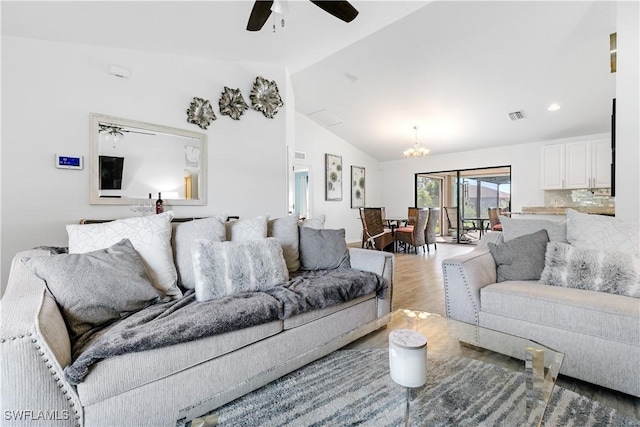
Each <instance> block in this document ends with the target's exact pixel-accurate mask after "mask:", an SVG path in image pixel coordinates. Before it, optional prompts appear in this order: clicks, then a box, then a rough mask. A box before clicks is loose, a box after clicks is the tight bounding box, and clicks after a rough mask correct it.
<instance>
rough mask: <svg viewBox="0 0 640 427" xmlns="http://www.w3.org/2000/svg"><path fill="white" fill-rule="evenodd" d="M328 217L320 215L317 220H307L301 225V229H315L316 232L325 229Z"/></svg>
mask: <svg viewBox="0 0 640 427" xmlns="http://www.w3.org/2000/svg"><path fill="white" fill-rule="evenodd" d="M325 219H326V217H325V216H324V215H318V216H317V217H315V218H309V219H305V220H304V221H302V222H301V223H300V227H309V228H315V229H316V230H321V229H323V228H324V222H325Z"/></svg>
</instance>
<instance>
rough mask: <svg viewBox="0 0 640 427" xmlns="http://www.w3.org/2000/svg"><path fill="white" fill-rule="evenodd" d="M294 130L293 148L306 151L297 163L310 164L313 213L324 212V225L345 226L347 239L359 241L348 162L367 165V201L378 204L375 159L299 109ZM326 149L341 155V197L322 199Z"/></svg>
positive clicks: (377, 179) (355, 164)
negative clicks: (294, 145)
mask: <svg viewBox="0 0 640 427" xmlns="http://www.w3.org/2000/svg"><path fill="white" fill-rule="evenodd" d="M338 126H339V125H338ZM295 133H296V151H302V152H304V153H306V155H307V159H306V160H305V161H303V162H300V163H296V165H298V166H301V167H304V168H306V167H307V166H308V168H309V172H310V179H309V185H310V187H311V189H310V192H311V195H310V198H311V211H312V216H314V217H315V216H318V215H321V214H324V215H326V217H327V219H326V223H325V227H327V228H344V229H345V232H346V237H347V241H348V242H357V241H359V240H360V238H361V234H362V225H361V223H360V217H359V213H358V210H357V209H351V185H350V178H351V166H361V167H364V168H365V169H366V170H365V177H366V188H365V202H366V205H367V206H381V204H380V203H381V199H380V173H379V171H378V161H377V160H376V159H374V158H373V157H371V156H369V155H367V154H365V153H364V152H362V151H360V150H359V149H357V148H355V147H354V146H353V145H351V144H349V143H348V142H346V141H344V140H343V139H340V138H338V137H337V136H335V135H334V134H332V133H330V132H329V131H327V130H326V129H325V128H323V127H321V126H319V125H317V124H316V123H315V122H313V121H311V120H310V119H308V118H307V117H305V116H304V115H302V114H299V113H298V114H296V127H295ZM326 153H329V154H335V155H338V156H342V169H343V170H342V201H329V202H328V201H325V191H324V179H325V176H324V175H325V165H324V155H325V154H326Z"/></svg>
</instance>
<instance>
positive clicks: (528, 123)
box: [2, 0, 616, 161]
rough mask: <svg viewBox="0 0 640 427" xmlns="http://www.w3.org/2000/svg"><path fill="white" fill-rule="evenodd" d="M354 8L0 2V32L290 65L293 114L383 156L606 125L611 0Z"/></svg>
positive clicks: (362, 4) (611, 87)
mask: <svg viewBox="0 0 640 427" xmlns="http://www.w3.org/2000/svg"><path fill="white" fill-rule="evenodd" d="M351 3H352V4H353V5H354V6H355V7H356V8H357V9H358V10H359V12H360V13H359V15H358V17H357V18H356V19H355V20H354V21H353V22H351V23H349V24H346V23H344V22H342V21H339V20H337V19H336V18H334V17H332V16H331V15H329V14H327V13H325V12H323V11H322V10H321V9H319V8H317V7H315V6H314V5H313V4H312V3H311V2H309V1H306V0H304V1H290V2H289V11H288V12H287V13H286V14H285V15H284V20H285V25H284V27H282V26H281V22H280V20H281V18H282V16H281V15H276V14H273V15H272V18H270V19H269V20H268V21H267V24H266V25H265V27H264V28H263V29H262V30H261V31H259V32H248V31H246V30H245V27H246V22H247V19H248V16H249V14H250V12H251V8H252V6H253V2H251V1H193V2H182V1H181V2H170V1H158V2H156V1H139V2H111V1H104V2H101V1H91V2H55V1H45V2H7V1H3V2H2V34H3V35H14V36H22V37H32V38H39V39H47V40H53V41H63V42H77V43H84V44H95V45H101V46H113V47H121V48H128V49H139V50H145V51H151V52H163V53H176V54H184V55H193V56H202V57H209V58H214V59H221V60H232V61H249V62H261V63H264V62H266V63H277V64H281V65H285V66H287V67H288V69H289V70H290V72H291V75H292V80H293V85H294V92H295V107H296V110H297V111H299V112H300V113H301V114H303V115H305V116H308V117H309V118H310V119H311V120H314V121H316V122H318V123H319V124H320V125H321V126H325V127H326V128H327V129H328V130H329V131H330V132H332V133H334V134H335V135H337V136H339V137H340V138H342V139H344V140H345V141H347V142H349V143H351V144H353V145H354V146H356V147H358V148H360V149H362V150H363V151H365V152H367V153H369V154H370V155H371V156H373V157H375V158H376V159H378V160H380V161H385V160H393V159H397V158H401V157H402V150H404V149H406V148H408V147H409V146H410V145H412V144H413V142H414V138H415V136H414V129H413V128H414V126H418V141H419V143H420V145H422V146H426V147H427V148H429V149H430V150H431V153H432V154H438V153H448V152H458V151H464V150H471V149H477V148H482V147H490V146H500V145H507V144H518V143H524V142H533V141H541V140H548V139H555V138H563V137H569V136H578V135H586V134H592V133H600V132H608V131H609V127H610V122H609V120H610V118H609V116H610V109H611V99H612V98H614V97H615V74H611V73H610V71H609V34H610V33H612V32H615V31H616V22H615V21H616V3H615V2H607V1H601V2H594V1H567V2H558V1H554V2H550V1H540V2H537V1H527V2H524V1H469V2H464V1H433V2H427V1H406V2H405V1H352V2H351ZM274 25H275V32H274V30H273V26H274ZM552 103H556V104H558V105H560V107H561V108H560V110H558V111H555V112H550V111H548V110H547V107H548V106H549V105H550V104H552ZM515 111H522V112H524V116H525V118H524V119H522V120H518V121H511V120H510V119H509V116H508V113H510V112H515ZM336 123H337V124H336Z"/></svg>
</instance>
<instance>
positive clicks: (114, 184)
mask: <svg viewBox="0 0 640 427" xmlns="http://www.w3.org/2000/svg"><path fill="white" fill-rule="evenodd" d="M99 157H100V190H122V169H123V167H124V157H114V156H99Z"/></svg>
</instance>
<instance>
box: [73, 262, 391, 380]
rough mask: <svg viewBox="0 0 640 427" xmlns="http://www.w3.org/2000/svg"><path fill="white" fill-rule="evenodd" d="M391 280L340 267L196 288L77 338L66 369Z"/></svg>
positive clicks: (84, 369)
mask: <svg viewBox="0 0 640 427" xmlns="http://www.w3.org/2000/svg"><path fill="white" fill-rule="evenodd" d="M386 291H387V284H386V281H385V280H384V279H383V278H382V277H381V276H379V275H377V274H374V273H369V272H365V271H359V270H352V269H348V268H339V269H336V270H328V271H308V272H301V273H299V274H295V275H292V278H291V279H290V280H289V282H288V283H287V284H285V285H280V286H276V287H275V288H273V289H269V290H266V291H262V292H248V293H242V294H236V295H231V296H228V297H225V298H221V299H215V300H210V301H202V302H199V301H197V300H196V296H195V292H194V291H193V290H190V291H188V292H186V293H185V296H184V297H182V298H181V299H179V300H175V301H169V302H166V303H158V304H154V305H151V306H149V307H147V308H145V309H143V310H141V311H138V312H136V313H133V314H131V315H129V316H127V317H125V318H123V319H120V320H118V321H116V322H114V323H113V324H111V325H109V326H107V327H105V328H102V329H99V330H97V331H96V330H92V331H89V332H87V333H86V334H85V335H83V336H81V337H80V338H78V340H77V341H76V342H74V343H73V359H74V360H73V363H72V364H71V365H69V366H67V367H66V368H65V370H64V374H65V378H66V379H67V381H69V382H70V383H71V384H73V385H77V384H79V383H81V382H82V381H83V380H84V378H85V377H86V376H87V374H88V373H89V369H90V368H91V366H92V365H94V364H95V363H98V362H99V361H101V360H104V359H107V358H109V357H114V356H119V355H122V354H126V353H131V352H137V351H145V350H151V349H154V348H160V347H165V346H170V345H174V344H179V343H183V342H188V341H194V340H197V339H200V338H204V337H208V336H213V335H218V334H223V333H226V332H231V331H235V330H238V329H242V328H248V327H251V326H255V325H259V324H263V323H267V322H271V321H274V320H283V319H286V318H289V317H291V316H294V315H296V314H300V313H304V312H307V311H311V310H315V309H319V308H324V307H330V306H333V305H337V304H340V303H343V302H347V301H350V300H353V299H356V298H359V297H361V296H363V295H367V294H370V293H372V292H376V293H377V295H378V297H380V298H383V297H384V295H385V294H386Z"/></svg>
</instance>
